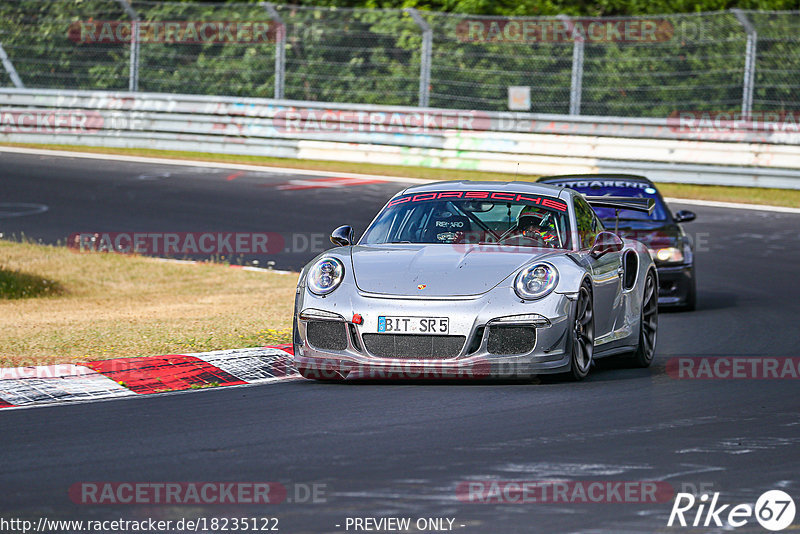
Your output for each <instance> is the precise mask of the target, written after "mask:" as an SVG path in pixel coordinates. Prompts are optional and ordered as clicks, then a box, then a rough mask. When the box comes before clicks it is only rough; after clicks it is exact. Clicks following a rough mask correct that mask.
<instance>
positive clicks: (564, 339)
mask: <svg viewBox="0 0 800 534" xmlns="http://www.w3.org/2000/svg"><path fill="white" fill-rule="evenodd" d="M342 289H345V288H340V289H339V290H337V291H336V292H335V293H334V294H332V295H328V296H327V297H325V298H321V297H318V296H316V295H313V294H312V293H310V292H308V291H307V290H306V289H304V288H301V290H300V292H299V293H298V295H297V300H296V306H295V320H296V332H295V364H296V366H297V367H298V368H299V369H301V370H303V371H305V372H304V374H305V375H306V376H310V377H314V378H338V377H351V378H357V377H360V378H409V379H420V378H439V379H450V378H452V379H459V378H463V379H475V378H488V377H515V376H517V377H519V376H530V375H535V374H544V373H558V372H564V371H567V370H568V369H569V365H570V358H569V354H568V351H569V347H570V335H571V332H572V329H571V328H570V325H571V320H570V318H571V316H572V315H571V314H573V313H574V309H573V308H574V306H572V305H571V302H572V300H571V298H572V296H571V295H564V294H557V293H551V294H550V295H548V296H547V297H544V298H543V299H540V300H537V301H526V302H523V301H521V299H519V298H518V297H517V296H516V295H515V294H514V292H513V289H512V288H510V287H501V288H495V289H493V290H492V291H490V292H489V293H486V294H484V295H480V296H478V297H469V298H453V299H430V298H428V299H419V298H410V297H391V298H386V297H383V296H380V297H379V296H375V295H368V294H364V293H362V292H360V291H358V290H355V289H354V288H353V289H351V290H350V291H346V290H345V291H342ZM314 310H321V311H323V312H327V313H328V314H336V316H338V318H336V319H333V318H332V317H328V319H327V320H328V321H331V322H335V323H339V324H340V325H341V328H342V329H343V330H344V331H345V332H346V334H345V336H344V337H345V338H346V343H345V342H344V340H342V341H341V344H340V346H339V347H337V348H331V347H324V348H320V346H319V345H321V344H324V343H319V342H318V343H316V344H315V343H314V341H313V340H310V339H309V324H310V323H312V322H314V321H317V320H319V315H317V316H316V318H314V316H315V312H314ZM356 314H357V315H358V316H360V317H361V321H360V324H356V323H354V321H353V318H354V316H355V315H356ZM534 314H535V315H536V316H540V317H541V318H542V319H535V318H531V317H527V318H523V319H521V320H517V322H515V323H513V324H512V323H508V322H506V323H502V322H498V321H497V320H498V319H501V318H508V317H514V316H520V315H527V316H531V315H534ZM387 315H388V316H409V317H447V318H448V319H449V323H450V328H449V335H450V336H454V337H455V336H458V337H463V338H464V340H463V344H461V346H460V349H458V350H457V351H456V353H454V354H452V355H448V356H446V357H441V355H436V354H431V353H426V354H422V355H420V357H413V356H412V355H404V356H403V357H399V358H389V357H382V356H380V355H376V354H375V353H374V352H373V351H371V350H370V349H369V348H368V343H366V342H365V338H364V336H365V335H371V336H372V337H371V338H370V339H371V340H375V339H376V337H375V336H376V335H381V336H386V335H391V334H385V333H379V332H378V317H380V316H387ZM309 317H310V318H309ZM511 326H520V327H524V328H533V329H535V341H534V342H533V345H532V347H531V349H530V350H527V351H525V352H524V353H520V354H498V353H497V350H498V349H497V344H496V343H495V345H494V346H493V347H491V346H490V334H493V333H494V334H495V336H496V335H497V334H498V332H504V331H501V330H492V329H493V328H495V329H498V328H502V327H511ZM332 328H333V329H334V330H335V327H332ZM505 332H508V331H505ZM396 335H397V336H406V335H408V334H396ZM427 337H429V338H430V337H434V336H427ZM386 339H387V338H382V341H384V340H386ZM493 339H494V340H495V341H496V340H497V339H498V338H497V337H494V338H493ZM403 341H405V340H404V339H400V340H398V341H397V342H403ZM423 341H424V340H423ZM434 341H436V340H432V341H431V343H432V344H433V343H434ZM397 342H395V343H397ZM425 342H427V341H425ZM373 346H374V342H373ZM493 350H494V352H492V351H493ZM410 356H411V357H410Z"/></svg>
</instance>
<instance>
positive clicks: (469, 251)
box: [351, 244, 563, 297]
mask: <svg viewBox="0 0 800 534" xmlns="http://www.w3.org/2000/svg"><path fill="white" fill-rule="evenodd" d="M560 253H563V251H553V250H542V249H534V248H529V247H497V246H494V245H442V244H432V245H418V244H391V245H367V246H354V247H353V248H352V251H351V254H352V260H353V272H354V273H355V279H356V285H357V286H358V288H359V289H361V290H362V291H366V292H369V293H380V294H385V295H407V296H415V297H418V296H426V297H443V296H466V295H479V294H481V293H485V292H487V291H489V290H490V289H492V288H493V287H495V286H496V285H497V284H499V283H500V282H502V281H503V280H504V279H505V278H507V277H508V276H509V275H511V274H513V273H514V272H515V271H516V270H517V269H519V268H520V267H522V266H523V265H525V264H526V263H528V262H530V261H532V260H534V259H543V258H546V257H548V256H551V255H553V254H560Z"/></svg>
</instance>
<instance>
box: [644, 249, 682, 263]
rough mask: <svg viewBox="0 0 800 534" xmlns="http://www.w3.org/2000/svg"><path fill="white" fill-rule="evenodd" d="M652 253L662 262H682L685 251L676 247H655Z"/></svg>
mask: <svg viewBox="0 0 800 534" xmlns="http://www.w3.org/2000/svg"><path fill="white" fill-rule="evenodd" d="M650 255H651V256H652V257H653V258H655V260H656V261H658V262H661V263H681V262H682V261H683V252H681V249H679V248H676V247H663V248H659V249H655V250H652V251H651V252H650Z"/></svg>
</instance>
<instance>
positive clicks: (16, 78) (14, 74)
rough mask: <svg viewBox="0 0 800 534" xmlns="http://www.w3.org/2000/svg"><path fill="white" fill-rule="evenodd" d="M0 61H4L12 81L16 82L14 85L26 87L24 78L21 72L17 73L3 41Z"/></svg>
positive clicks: (0, 47) (0, 49) (4, 66)
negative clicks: (20, 75) (20, 74)
mask: <svg viewBox="0 0 800 534" xmlns="http://www.w3.org/2000/svg"><path fill="white" fill-rule="evenodd" d="M0 61H2V62H3V68H5V69H6V72H7V73H8V77H9V78H11V83H13V84H14V87H16V88H17V89H25V84H24V83H22V79H21V78H20V77H19V74H17V69H15V68H14V64H13V63H12V62H11V60H10V59H9V58H8V54H6V51H5V49H4V48H3V43H0Z"/></svg>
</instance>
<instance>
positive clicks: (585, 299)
mask: <svg viewBox="0 0 800 534" xmlns="http://www.w3.org/2000/svg"><path fill="white" fill-rule="evenodd" d="M571 341H572V343H571V344H570V346H571V351H570V352H571V356H570V372H569V376H570V378H572V379H573V380H576V381H577V380H583V379H584V378H586V375H588V374H589V369H590V368H591V367H592V362H593V356H594V305H593V302H592V289H591V286H590V285H589V284H588V283H584V284H583V285H581V289H580V290H579V291H578V299H577V300H576V301H575V320H574V322H573V325H572V340H571Z"/></svg>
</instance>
